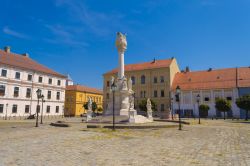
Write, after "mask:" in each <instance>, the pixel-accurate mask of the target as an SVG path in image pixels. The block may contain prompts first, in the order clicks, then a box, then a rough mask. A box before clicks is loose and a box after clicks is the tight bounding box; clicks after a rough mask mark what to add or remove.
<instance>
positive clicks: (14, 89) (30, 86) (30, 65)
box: [0, 47, 67, 117]
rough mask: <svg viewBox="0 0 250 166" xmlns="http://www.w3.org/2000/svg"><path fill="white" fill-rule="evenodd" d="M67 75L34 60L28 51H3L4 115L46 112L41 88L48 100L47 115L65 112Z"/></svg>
mask: <svg viewBox="0 0 250 166" xmlns="http://www.w3.org/2000/svg"><path fill="white" fill-rule="evenodd" d="M66 79H67V77H66V76H64V75H62V74H59V73H57V72H55V71H53V70H51V69H49V68H47V67H46V66H43V65H41V64H39V63H38V62H36V61H34V60H32V59H31V58H30V57H29V55H28V54H27V53H25V54H15V53H12V52H11V51H10V47H5V49H4V50H0V116H2V117H15V116H29V115H31V114H35V113H36V110H38V112H41V111H42V108H41V102H40V105H38V104H37V94H36V91H37V90H38V89H41V90H42V94H43V95H44V100H45V102H44V103H43V115H63V111H64V95H65V84H66Z"/></svg>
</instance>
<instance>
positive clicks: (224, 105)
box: [215, 98, 232, 120]
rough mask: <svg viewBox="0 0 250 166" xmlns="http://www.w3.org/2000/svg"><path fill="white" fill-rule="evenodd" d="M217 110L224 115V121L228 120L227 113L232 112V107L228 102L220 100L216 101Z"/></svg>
mask: <svg viewBox="0 0 250 166" xmlns="http://www.w3.org/2000/svg"><path fill="white" fill-rule="evenodd" d="M215 108H216V109H217V110H218V111H220V112H223V113H224V120H225V119H226V112H228V111H230V110H231V108H232V106H231V103H230V102H229V101H228V100H225V99H222V98H219V99H216V101H215Z"/></svg>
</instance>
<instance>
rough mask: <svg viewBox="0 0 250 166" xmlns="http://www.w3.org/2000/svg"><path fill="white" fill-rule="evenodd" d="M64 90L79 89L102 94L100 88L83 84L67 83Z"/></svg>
mask: <svg viewBox="0 0 250 166" xmlns="http://www.w3.org/2000/svg"><path fill="white" fill-rule="evenodd" d="M66 91H80V92H88V93H95V94H101V95H102V94H103V92H102V90H99V89H95V88H91V87H87V86H83V85H69V86H67V87H66Z"/></svg>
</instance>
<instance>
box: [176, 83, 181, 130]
mask: <svg viewBox="0 0 250 166" xmlns="http://www.w3.org/2000/svg"><path fill="white" fill-rule="evenodd" d="M180 94H181V88H180V86H179V85H178V86H177V87H176V95H175V97H176V101H177V102H178V105H179V112H178V113H179V130H181V105H180Z"/></svg>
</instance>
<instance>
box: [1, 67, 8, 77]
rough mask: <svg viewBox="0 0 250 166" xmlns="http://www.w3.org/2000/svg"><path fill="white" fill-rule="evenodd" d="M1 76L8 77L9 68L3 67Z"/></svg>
mask: <svg viewBox="0 0 250 166" xmlns="http://www.w3.org/2000/svg"><path fill="white" fill-rule="evenodd" d="M1 76H2V77H6V76H7V70H5V69H2V73H1Z"/></svg>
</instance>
